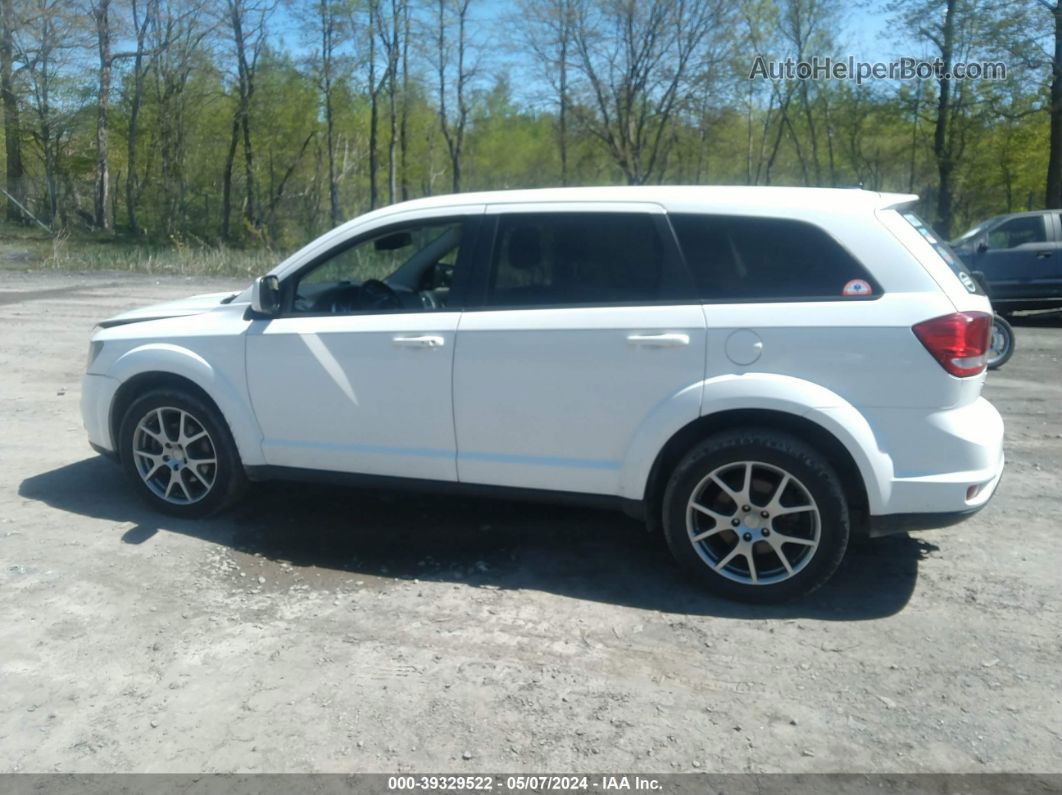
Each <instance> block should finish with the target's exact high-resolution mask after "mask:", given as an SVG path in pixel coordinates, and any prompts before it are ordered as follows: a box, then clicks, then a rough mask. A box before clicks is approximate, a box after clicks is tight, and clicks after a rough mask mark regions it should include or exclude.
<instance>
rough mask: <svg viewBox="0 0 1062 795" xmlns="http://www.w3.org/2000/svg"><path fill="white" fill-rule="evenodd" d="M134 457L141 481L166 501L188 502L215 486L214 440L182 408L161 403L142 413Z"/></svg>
mask: <svg viewBox="0 0 1062 795" xmlns="http://www.w3.org/2000/svg"><path fill="white" fill-rule="evenodd" d="M133 457H134V460H135V464H136V470H137V472H138V473H139V474H140V478H141V479H142V480H143V481H144V484H145V485H146V486H147V487H148V488H149V489H150V490H151V491H152V492H153V493H154V494H155V495H156V496H158V497H160V498H161V499H163V500H165V501H166V502H169V503H172V504H174V505H190V504H192V503H195V502H199V501H200V500H202V499H203V498H204V497H206V496H207V495H208V494H209V493H210V491H211V489H213V488H214V481H215V479H216V478H217V471H218V459H217V450H216V448H215V446H214V440H213V439H211V437H210V433H209V432H208V431H207V429H206V427H205V426H204V425H203V423H202V422H200V421H199V420H198V419H196V417H195V416H193V415H192V414H191V413H189V412H187V411H185V410H184V409H178V408H173V407H170V406H163V407H160V408H155V409H152V410H151V411H149V412H148V413H147V414H145V415H144V416H143V417H142V418H141V420H140V422H138V423H137V426H136V430H135V431H134V432H133Z"/></svg>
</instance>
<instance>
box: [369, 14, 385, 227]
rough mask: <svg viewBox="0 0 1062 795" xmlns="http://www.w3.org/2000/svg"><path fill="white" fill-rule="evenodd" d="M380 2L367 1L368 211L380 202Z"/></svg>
mask: <svg viewBox="0 0 1062 795" xmlns="http://www.w3.org/2000/svg"><path fill="white" fill-rule="evenodd" d="M380 4H381V0H368V15H369V24H368V27H367V28H366V37H367V39H368V57H367V65H368V91H369V209H370V210H372V209H374V208H375V207H376V206H377V205H378V204H379V202H380V192H379V187H378V186H377V183H376V180H377V174H378V172H379V169H380V144H379V137H380V91H381V90H382V89H383V81H382V80H379V81H378V80H377V79H376V66H377V64H376V35H377V30H378V29H379V23H380V16H381V11H380Z"/></svg>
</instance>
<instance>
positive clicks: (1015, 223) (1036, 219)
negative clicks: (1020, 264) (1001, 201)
mask: <svg viewBox="0 0 1062 795" xmlns="http://www.w3.org/2000/svg"><path fill="white" fill-rule="evenodd" d="M1046 242H1047V230H1046V229H1045V227H1044V219H1043V216H1040V215H1026V216H1024V217H1021V218H1011V219H1010V220H1009V221H1004V222H1003V223H1001V224H1000V225H999V226H997V227H996V228H995V229H993V230H992V231H991V232H989V233H988V247H989V248H996V249H1005V248H1017V247H1018V246H1020V245H1022V244H1024V243H1046Z"/></svg>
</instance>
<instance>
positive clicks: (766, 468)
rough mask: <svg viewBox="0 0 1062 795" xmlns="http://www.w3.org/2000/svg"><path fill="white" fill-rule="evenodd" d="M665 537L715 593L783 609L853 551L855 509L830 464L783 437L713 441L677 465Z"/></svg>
mask: <svg viewBox="0 0 1062 795" xmlns="http://www.w3.org/2000/svg"><path fill="white" fill-rule="evenodd" d="M663 507H664V515H663V524H664V532H665V537H666V539H667V543H668V546H669V548H670V549H671V552H672V554H673V555H674V556H675V558H676V559H677V560H678V562H679V563H680V564H681V565H682V566H683V567H684V568H685V569H686V570H687V571H689V572H690V573H692V574H693V575H694V576H695V577H696V578H697V579H698V580H699V581H700V582H701V583H702V584H703V585H705V586H706V587H707V588H708V589H709V590H711V591H713V592H714V593H716V594H718V595H720V596H724V597H727V598H730V599H738V600H741V601H748V602H760V603H767V602H778V601H784V600H786V599H791V598H794V597H797V596H802V595H804V594H807V593H810V592H811V591H813V590H815V589H816V588H818V587H819V586H820V585H822V584H823V583H824V582H826V580H828V579H829V578H830V576H831V575H832V574H833V573H834V571H836V569H837V567H838V566H839V565H840V562H841V559H842V558H843V557H844V553H845V549H846V547H847V545H848V536H849V517H848V506H847V502H846V500H845V497H844V493H843V491H842V489H841V484H840V480H839V478H838V477H837V475H836V473H835V472H834V471H833V469H832V467H830V465H829V464H828V463H827V461H826V460H825V459H824V458H823V457H822V456H821V455H820V454H819V453H817V452H816V451H815V450H813V449H812V448H811V447H809V446H808V445H807V444H805V443H804V442H802V441H800V440H799V439H797V438H796V437H793V436H790V435H789V434H785V433H780V432H774V431H754V430H749V431H733V432H729V433H725V434H720V435H718V436H714V437H712V438H710V439H707V440H705V441H704V442H702V443H701V444H699V445H697V446H696V447H694V448H693V450H691V451H690V452H689V453H688V454H687V455H686V457H685V458H684V459H683V460H682V461H681V462H680V463H679V465H678V466H677V467H676V468H675V471H674V473H673V474H672V476H671V479H670V481H669V482H668V486H667V490H666V492H665V495H664V506H663Z"/></svg>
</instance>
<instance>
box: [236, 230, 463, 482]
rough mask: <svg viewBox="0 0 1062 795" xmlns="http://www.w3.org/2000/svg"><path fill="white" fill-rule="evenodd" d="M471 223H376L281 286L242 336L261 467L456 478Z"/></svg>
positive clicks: (440, 478) (285, 280)
mask: <svg viewBox="0 0 1062 795" xmlns="http://www.w3.org/2000/svg"><path fill="white" fill-rule="evenodd" d="M478 218H479V216H465V217H458V218H453V217H451V218H432V219H429V220H419V221H412V222H406V223H401V222H399V223H396V224H389V225H387V226H385V227H382V228H379V227H378V228H376V229H374V230H373V231H371V232H368V233H366V234H365V235H362V236H360V237H355V238H354V239H353V240H351V241H345V242H343V243H341V244H339V245H338V246H336V247H335V248H334V249H332V250H331V251H329V252H328V253H327V254H325V255H324V256H322V257H318V258H316V259H315V261H313V262H311V263H309V264H308V265H307V266H306V267H304V268H303V269H301V270H300V271H299V272H297V273H296V274H293V275H292V276H290V277H286V278H285V279H284V281H283V284H282V293H283V296H284V298H283V300H284V306H285V309H284V312H283V314H282V316H280V317H277V318H272V319H268V320H257V321H254V322H253V323H252V327H251V329H250V330H249V332H248V335H247V381H248V387H249V389H250V393H251V401H252V404H253V406H254V411H255V414H256V416H257V418H258V422H259V424H260V426H261V429H262V434H263V442H262V448H263V453H264V455H265V458H266V461H267V463H268V464H271V465H275V466H286V467H300V468H307V469H318V470H331V471H339V472H355V473H364V474H372V475H389V476H402V477H414V478H428V479H433V480H450V481H452V480H455V479H456V464H455V452H456V447H455V441H454V427H453V404H452V399H451V398H452V395H451V371H452V367H453V355H454V336H455V332H456V330H457V321H458V317H459V316H460V312H459V311H458V309H457V308H456V306H455V303H456V300H457V299H456V295H455V294H454V289H453V288H454V285H455V283H457V284H458V285H459V284H460V278H461V274H462V272H463V267H464V266H465V261H466V260H467V259H468V256H469V254H470V252H469V248H470V238H471V235H472V233H473V229H474V227H475V226H476V221H477V220H478Z"/></svg>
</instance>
